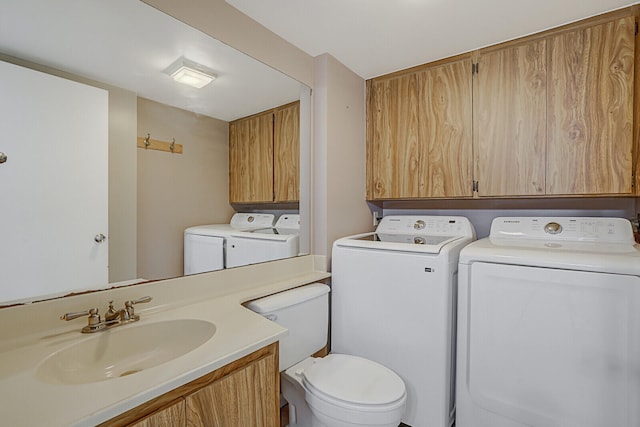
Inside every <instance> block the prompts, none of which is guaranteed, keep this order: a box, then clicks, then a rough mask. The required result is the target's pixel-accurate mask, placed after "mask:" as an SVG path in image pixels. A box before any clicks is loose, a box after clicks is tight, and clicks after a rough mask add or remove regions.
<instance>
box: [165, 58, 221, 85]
mask: <svg viewBox="0 0 640 427" xmlns="http://www.w3.org/2000/svg"><path fill="white" fill-rule="evenodd" d="M164 72H165V73H166V74H168V75H170V76H171V77H173V80H175V81H177V82H180V83H184V84H186V85H189V86H193V87H197V88H198V89H200V88H201V87H205V86H206V85H208V84H209V83H211V82H212V81H214V80H215V79H216V78H217V77H218V76H217V75H216V74H215V73H214V72H213V70H211V69H209V68H207V67H205V66H204V65H200V64H198V63H196V62H193V61H190V60H188V59H186V58H185V57H183V56H181V57H180V58H178V59H177V60H176V61H175V62H174V63H173V64H171V65H169V67H168V68H167V69H166V70H164Z"/></svg>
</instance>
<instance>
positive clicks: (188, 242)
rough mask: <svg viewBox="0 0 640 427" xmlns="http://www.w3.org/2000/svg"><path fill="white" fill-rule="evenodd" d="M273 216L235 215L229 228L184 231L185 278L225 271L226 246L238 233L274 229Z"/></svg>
mask: <svg viewBox="0 0 640 427" xmlns="http://www.w3.org/2000/svg"><path fill="white" fill-rule="evenodd" d="M274 220H275V217H274V215H273V214H261V213H235V214H233V216H232V217H231V222H230V223H229V224H209V225H198V226H195V227H189V228H187V229H186V230H184V274H185V276H186V275H189V274H196V273H203V272H206V271H215V270H222V269H223V268H225V267H226V260H225V246H226V239H227V238H228V236H229V235H231V234H232V233H234V232H237V231H238V230H252V229H257V228H265V227H271V226H273V222H274Z"/></svg>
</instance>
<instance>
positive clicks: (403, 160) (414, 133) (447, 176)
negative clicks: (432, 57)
mask: <svg viewBox="0 0 640 427" xmlns="http://www.w3.org/2000/svg"><path fill="white" fill-rule="evenodd" d="M471 66H472V64H471V59H470V57H467V58H464V59H461V60H457V61H452V62H448V63H443V64H438V65H433V66H429V67H428V68H421V69H418V70H415V71H412V72H408V73H404V74H400V75H392V76H388V77H381V78H378V79H372V80H369V81H368V82H367V96H368V101H367V102H368V109H367V111H368V117H367V157H368V161H367V164H368V172H367V175H368V178H367V184H368V185H367V197H368V198H369V199H402V198H430V197H433V198H436V197H471V196H472V185H471V184H472V167H471V166H472V138H471V137H472V102H471V100H472V79H471Z"/></svg>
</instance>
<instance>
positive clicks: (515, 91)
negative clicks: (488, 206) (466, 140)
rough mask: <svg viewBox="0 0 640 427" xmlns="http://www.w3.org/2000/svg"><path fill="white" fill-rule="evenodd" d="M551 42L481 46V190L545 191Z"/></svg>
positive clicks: (488, 192)
mask: <svg viewBox="0 0 640 427" xmlns="http://www.w3.org/2000/svg"><path fill="white" fill-rule="evenodd" d="M546 84H547V73H546V42H545V41H544V40H542V41H533V42H529V43H524V44H521V45H517V46H512V47H507V48H503V49H499V50H493V51H489V52H486V53H483V52H481V54H480V56H479V60H478V73H477V90H476V93H477V98H476V100H475V102H476V105H477V107H476V108H477V110H476V111H477V116H478V118H477V122H476V129H477V131H476V135H475V138H476V144H477V170H476V180H477V181H478V195H479V196H516V195H543V194H544V192H545V159H546V108H547V106H546V105H547V94H546Z"/></svg>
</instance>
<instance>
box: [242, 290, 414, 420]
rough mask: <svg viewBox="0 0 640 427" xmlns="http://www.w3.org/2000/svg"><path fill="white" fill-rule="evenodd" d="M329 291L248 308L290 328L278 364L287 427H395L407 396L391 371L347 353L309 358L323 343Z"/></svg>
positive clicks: (288, 295)
mask: <svg viewBox="0 0 640 427" xmlns="http://www.w3.org/2000/svg"><path fill="white" fill-rule="evenodd" d="M329 290H330V288H329V287H328V286H327V285H324V284H321V283H314V284H311V285H307V286H302V287H300V288H295V289H292V290H289V291H286V292H281V293H279V294H275V295H271V296H268V297H265V298H261V299H259V300H255V301H251V302H250V303H248V304H247V307H248V308H250V309H251V310H253V311H255V312H257V313H260V314H262V315H263V316H265V317H266V318H268V319H270V320H272V321H274V322H276V323H278V324H280V325H282V326H284V327H286V328H288V329H289V335H288V336H287V337H286V338H284V339H283V340H281V341H280V361H279V362H280V372H282V374H281V379H282V381H281V384H282V395H283V396H284V398H285V399H286V400H287V402H288V403H289V425H290V426H298V427H352V426H359V427H364V426H368V427H397V426H398V425H399V424H400V422H401V420H402V415H403V413H404V410H405V406H406V401H407V393H406V388H405V384H404V382H403V381H402V379H401V378H400V377H399V376H398V375H397V374H396V373H395V372H393V371H392V370H390V369H388V368H386V367H384V366H382V365H380V364H378V363H376V362H373V361H371V360H368V359H363V358H361V357H356V356H350V355H346V354H330V355H328V356H326V357H323V358H313V357H310V355H312V354H313V353H315V352H317V351H318V350H320V349H322V348H323V347H324V346H325V345H326V344H327V333H328V326H329Z"/></svg>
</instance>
